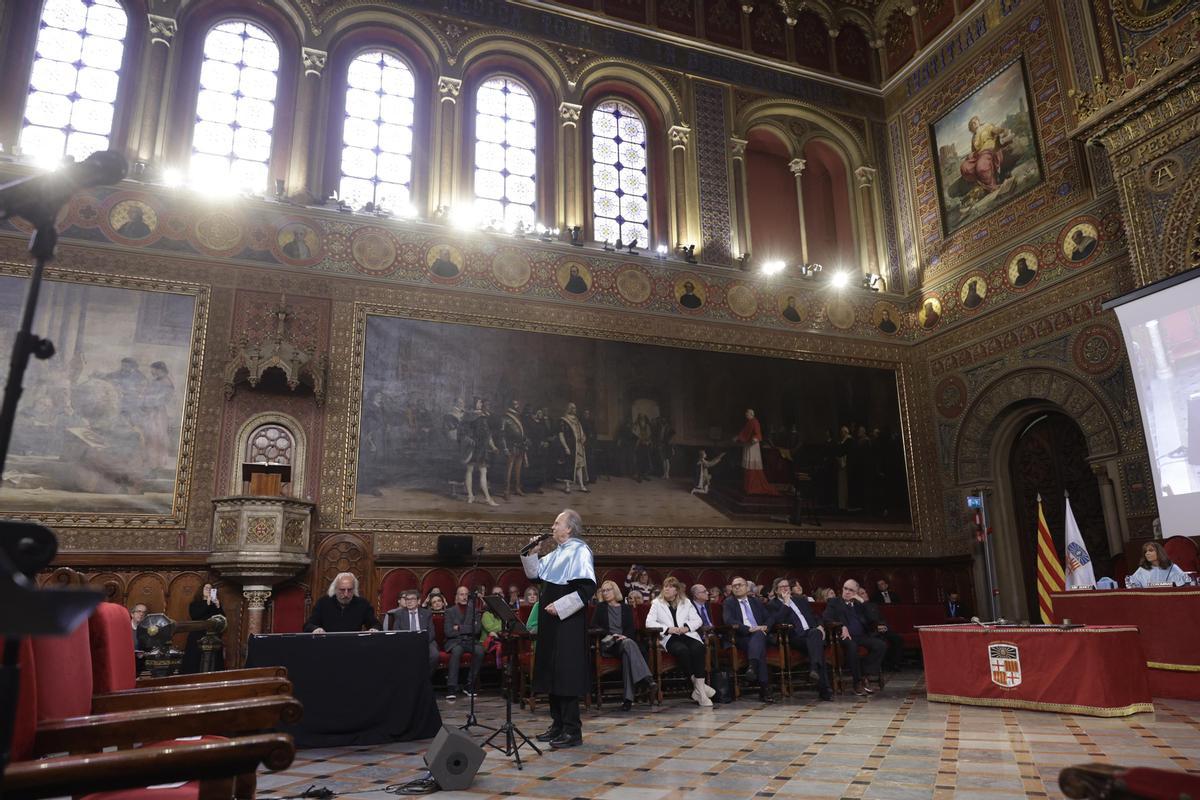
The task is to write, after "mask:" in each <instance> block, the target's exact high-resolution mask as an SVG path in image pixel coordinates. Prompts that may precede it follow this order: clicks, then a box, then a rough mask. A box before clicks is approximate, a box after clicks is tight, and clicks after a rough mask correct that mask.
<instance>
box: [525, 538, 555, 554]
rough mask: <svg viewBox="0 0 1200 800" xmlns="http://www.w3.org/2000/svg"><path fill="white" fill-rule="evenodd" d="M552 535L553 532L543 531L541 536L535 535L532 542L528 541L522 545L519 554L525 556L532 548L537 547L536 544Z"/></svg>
mask: <svg viewBox="0 0 1200 800" xmlns="http://www.w3.org/2000/svg"><path fill="white" fill-rule="evenodd" d="M553 535H554V534H553V533H543V534H542V535H541V536H539V537H537V538H536V539H534V540H533V541H532V542H530V543H529V544H527V545H525V546H524V547H522V548H521V555H523V556H527V555H529V554H530V553H532V552H533V551H534V550H536V549H537V546H538V545H539V544H541V543H542V542H544V541H546V540H547V539H549V538H550V537H551V536H553Z"/></svg>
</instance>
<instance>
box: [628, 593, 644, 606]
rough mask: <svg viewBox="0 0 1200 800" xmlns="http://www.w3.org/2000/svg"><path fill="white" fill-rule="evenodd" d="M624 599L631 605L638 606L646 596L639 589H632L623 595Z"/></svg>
mask: <svg viewBox="0 0 1200 800" xmlns="http://www.w3.org/2000/svg"><path fill="white" fill-rule="evenodd" d="M625 601H626V602H627V603H629V605H631V606H640V605H641V604H642V603H644V602H646V598H645V596H644V595H643V594H642V593H641V592H640V591H638V590H637V589H634V590H633V591H631V592H630V593H629V594H627V595H625Z"/></svg>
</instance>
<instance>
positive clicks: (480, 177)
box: [475, 169, 504, 200]
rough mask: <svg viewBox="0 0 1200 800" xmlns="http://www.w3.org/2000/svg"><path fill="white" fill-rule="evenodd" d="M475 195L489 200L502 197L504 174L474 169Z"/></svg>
mask: <svg viewBox="0 0 1200 800" xmlns="http://www.w3.org/2000/svg"><path fill="white" fill-rule="evenodd" d="M475 196H476V197H484V198H487V199H489V200H499V199H501V198H502V197H504V176H503V175H501V174H500V173H499V172H492V171H491V170H486V169H480V170H476V171H475Z"/></svg>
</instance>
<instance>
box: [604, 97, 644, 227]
mask: <svg viewBox="0 0 1200 800" xmlns="http://www.w3.org/2000/svg"><path fill="white" fill-rule="evenodd" d="M649 186H650V175H649V172H648V170H647V159H646V123H645V121H644V120H643V119H642V115H641V114H640V113H638V111H637V109H636V108H634V107H633V106H632V105H630V104H629V103H626V102H623V101H621V100H605V101H603V102H601V103H598V104H597V105H596V107H595V108H594V109H592V230H593V238H595V239H596V241H600V242H611V241H618V242H624V243H625V244H630V243H631V242H636V243H637V246H638V247H640V248H642V249H643V250H644V249H647V248H649V246H650V188H649Z"/></svg>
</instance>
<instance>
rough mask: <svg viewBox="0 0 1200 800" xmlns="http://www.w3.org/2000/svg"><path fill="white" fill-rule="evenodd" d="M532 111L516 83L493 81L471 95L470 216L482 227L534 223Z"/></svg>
mask: <svg viewBox="0 0 1200 800" xmlns="http://www.w3.org/2000/svg"><path fill="white" fill-rule="evenodd" d="M536 173H537V105H536V103H535V101H534V98H533V95H532V93H531V92H530V91H529V89H528V88H527V87H526V86H525V85H524V84H522V83H519V82H518V81H516V80H514V79H512V78H508V77H502V76H497V77H494V78H490V79H488V80H486V81H484V82H483V84H482V85H480V87H479V89H478V91H477V92H476V95H475V176H474V186H475V210H476V213H477V214H478V216H479V219H480V221H481V222H482V223H484V224H496V225H499V226H502V227H505V228H509V229H514V228H516V227H517V226H524V227H525V228H527V229H529V228H533V227H534V226H535V225H536V223H537V174H536Z"/></svg>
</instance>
